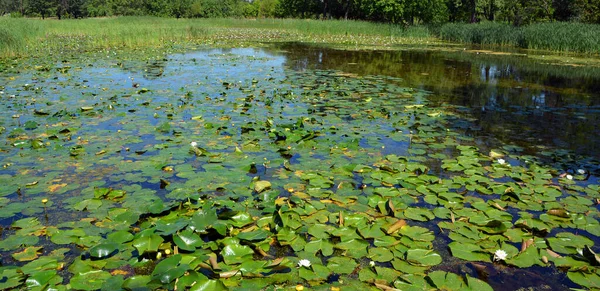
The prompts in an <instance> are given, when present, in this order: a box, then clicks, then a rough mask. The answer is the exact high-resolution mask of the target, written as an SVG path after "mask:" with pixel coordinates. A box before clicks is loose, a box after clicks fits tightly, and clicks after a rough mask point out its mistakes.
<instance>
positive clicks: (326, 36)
mask: <svg viewBox="0 0 600 291" xmlns="http://www.w3.org/2000/svg"><path fill="white" fill-rule="evenodd" d="M216 41H267V42H268V41H304V42H318V43H324V42H325V43H332V44H338V43H339V44H361V45H381V44H389V43H392V44H399V43H419V42H422V43H426V42H431V41H434V38H433V37H432V36H431V34H430V33H429V31H428V29H427V28H425V27H419V26H416V27H409V28H405V27H402V26H398V25H393V24H381V23H370V22H365V21H344V20H328V21H320V20H304V19H173V18H158V17H114V18H88V19H67V20H56V19H46V20H41V19H30V18H29V19H28V18H0V56H3V57H7V56H24V55H41V54H45V53H49V52H56V51H64V50H95V49H105V48H147V47H158V46H164V45H166V44H173V43H190V42H192V43H206V42H216Z"/></svg>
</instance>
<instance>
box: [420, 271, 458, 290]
mask: <svg viewBox="0 0 600 291" xmlns="http://www.w3.org/2000/svg"><path fill="white" fill-rule="evenodd" d="M427 277H429V279H431V282H433V284H434V286H435V287H437V289H438V290H463V284H464V283H463V280H462V278H461V277H460V276H458V275H456V274H454V273H450V272H443V271H433V272H431V273H429V274H427Z"/></svg>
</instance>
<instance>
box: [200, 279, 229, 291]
mask: <svg viewBox="0 0 600 291" xmlns="http://www.w3.org/2000/svg"><path fill="white" fill-rule="evenodd" d="M213 290H214V291H227V290H229V288H227V287H226V286H225V284H223V282H221V280H205V281H199V282H196V284H194V285H193V286H192V287H191V288H190V291H213Z"/></svg>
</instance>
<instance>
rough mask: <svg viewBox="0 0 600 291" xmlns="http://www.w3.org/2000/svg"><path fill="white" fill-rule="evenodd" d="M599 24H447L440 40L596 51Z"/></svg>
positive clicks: (573, 50) (599, 48)
mask: <svg viewBox="0 0 600 291" xmlns="http://www.w3.org/2000/svg"><path fill="white" fill-rule="evenodd" d="M598 31H600V25H596V24H583V23H568V22H552V23H536V24H531V25H527V26H524V27H515V26H512V25H510V24H507V23H493V22H484V23H477V24H464V23H449V24H446V25H444V26H443V27H442V28H441V30H440V37H441V38H442V39H443V40H448V41H455V42H462V43H473V44H482V45H500V46H514V47H521V48H527V49H540V50H551V51H560V52H578V53H591V54H594V53H598V52H600V34H599V33H598Z"/></svg>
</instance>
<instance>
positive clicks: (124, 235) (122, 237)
mask: <svg viewBox="0 0 600 291" xmlns="http://www.w3.org/2000/svg"><path fill="white" fill-rule="evenodd" d="M106 239H107V240H108V241H110V242H112V243H115V244H122V243H126V242H129V241H132V240H133V234H131V233H130V232H129V231H125V230H119V231H116V232H112V233H110V234H108V236H107V237H106Z"/></svg>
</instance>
